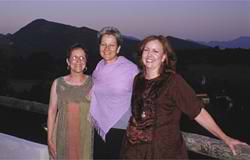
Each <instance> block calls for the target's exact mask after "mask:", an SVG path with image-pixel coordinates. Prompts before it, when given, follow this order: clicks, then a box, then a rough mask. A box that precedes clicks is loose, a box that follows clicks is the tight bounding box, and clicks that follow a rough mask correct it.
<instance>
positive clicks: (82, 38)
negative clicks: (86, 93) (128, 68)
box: [0, 19, 209, 59]
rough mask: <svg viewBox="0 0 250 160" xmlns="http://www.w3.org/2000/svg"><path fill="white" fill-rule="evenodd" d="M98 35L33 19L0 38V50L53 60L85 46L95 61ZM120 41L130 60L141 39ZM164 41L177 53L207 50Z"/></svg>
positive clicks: (130, 38) (189, 43) (129, 38)
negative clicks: (42, 55)
mask: <svg viewBox="0 0 250 160" xmlns="http://www.w3.org/2000/svg"><path fill="white" fill-rule="evenodd" d="M97 32H98V31H96V30H94V29H91V28H87V27H75V26H71V25H66V24H61V23H57V22H51V21H47V20H45V19H36V20H34V21H32V22H31V23H29V24H27V25H25V26H24V27H22V28H21V29H20V30H18V31H17V32H15V33H14V34H7V35H3V34H0V47H1V48H6V46H7V47H11V48H15V50H16V54H19V55H21V56H24V57H26V56H28V55H30V54H31V53H33V52H49V53H51V54H52V55H53V56H54V57H62V54H64V53H65V51H66V50H67V48H68V47H69V46H70V45H72V44H73V43H76V42H80V43H83V44H85V45H86V47H87V49H88V50H89V53H91V55H90V57H95V58H96V56H97V55H99V48H98V39H97ZM123 38H124V44H123V46H122V49H121V53H122V54H123V55H125V56H127V57H128V58H131V59H133V58H134V55H133V53H135V52H136V48H137V47H138V44H139V42H140V39H138V38H136V37H132V36H126V35H123ZM167 38H168V40H169V42H170V43H171V44H172V46H173V48H174V49H176V50H180V49H204V48H209V46H206V45H203V44H199V43H196V42H192V41H186V40H182V39H179V38H176V37H172V36H168V37H167Z"/></svg>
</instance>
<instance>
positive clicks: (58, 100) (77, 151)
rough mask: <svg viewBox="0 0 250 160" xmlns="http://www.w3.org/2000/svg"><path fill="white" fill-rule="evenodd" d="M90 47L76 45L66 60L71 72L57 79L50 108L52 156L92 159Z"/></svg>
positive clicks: (49, 132) (53, 85)
mask: <svg viewBox="0 0 250 160" xmlns="http://www.w3.org/2000/svg"><path fill="white" fill-rule="evenodd" d="M86 54H87V53H86V49H85V48H84V47H83V46H82V45H81V44H75V45H73V46H72V47H71V48H70V49H69V51H68V55H67V59H66V62H67V64H68V69H69V70H70V73H69V74H68V75H65V76H62V77H59V78H57V79H55V80H54V82H53V84H52V87H51V93H50V102H49V110H48V149H49V153H50V158H51V159H74V160H77V159H92V146H93V145H92V127H91V125H90V122H89V121H88V113H89V106H90V102H89V98H88V94H89V91H90V89H91V86H92V81H91V77H90V76H88V75H86V74H84V73H83V72H84V71H85V70H86V62H87V59H86V57H87V55H86Z"/></svg>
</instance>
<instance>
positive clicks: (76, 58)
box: [70, 56, 86, 62]
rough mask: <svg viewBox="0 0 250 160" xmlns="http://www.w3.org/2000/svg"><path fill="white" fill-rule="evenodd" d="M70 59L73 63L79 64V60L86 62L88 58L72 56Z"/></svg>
mask: <svg viewBox="0 0 250 160" xmlns="http://www.w3.org/2000/svg"><path fill="white" fill-rule="evenodd" d="M70 59H71V60H72V61H73V62H77V61H78V60H79V61H80V62H86V58H85V57H84V56H72V57H70Z"/></svg>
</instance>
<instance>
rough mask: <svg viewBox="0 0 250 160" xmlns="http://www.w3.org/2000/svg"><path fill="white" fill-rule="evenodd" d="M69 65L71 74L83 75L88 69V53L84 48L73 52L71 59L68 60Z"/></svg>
mask: <svg viewBox="0 0 250 160" xmlns="http://www.w3.org/2000/svg"><path fill="white" fill-rule="evenodd" d="M66 61H67V64H68V66H69V67H70V71H71V73H72V72H74V73H82V72H83V70H84V68H85V67H86V62H87V59H86V53H85V51H84V50H83V49H82V48H76V49H73V50H72V51H71V54H70V57H69V58H67V60H66Z"/></svg>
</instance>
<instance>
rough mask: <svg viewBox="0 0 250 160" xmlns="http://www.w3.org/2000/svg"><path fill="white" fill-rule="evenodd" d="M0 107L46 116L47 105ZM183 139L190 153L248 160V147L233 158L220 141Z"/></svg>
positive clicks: (6, 102)
mask: <svg viewBox="0 0 250 160" xmlns="http://www.w3.org/2000/svg"><path fill="white" fill-rule="evenodd" d="M0 106H7V107H12V108H19V109H23V110H26V111H30V112H37V113H41V114H47V111H48V105H46V104H42V103H38V102H33V101H27V100H21V99H17V98H12V97H4V96H0ZM183 137H184V140H185V142H186V145H187V148H188V150H190V151H193V152H196V153H199V154H202V155H206V156H209V157H213V158H217V159H224V160H250V146H243V145H238V146H237V147H236V151H237V155H236V156H234V155H233V154H232V152H231V150H230V149H229V148H228V147H227V146H226V145H225V144H224V143H223V142H222V141H221V140H218V139H215V138H210V137H206V136H202V135H198V134H193V133H186V132H183Z"/></svg>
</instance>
